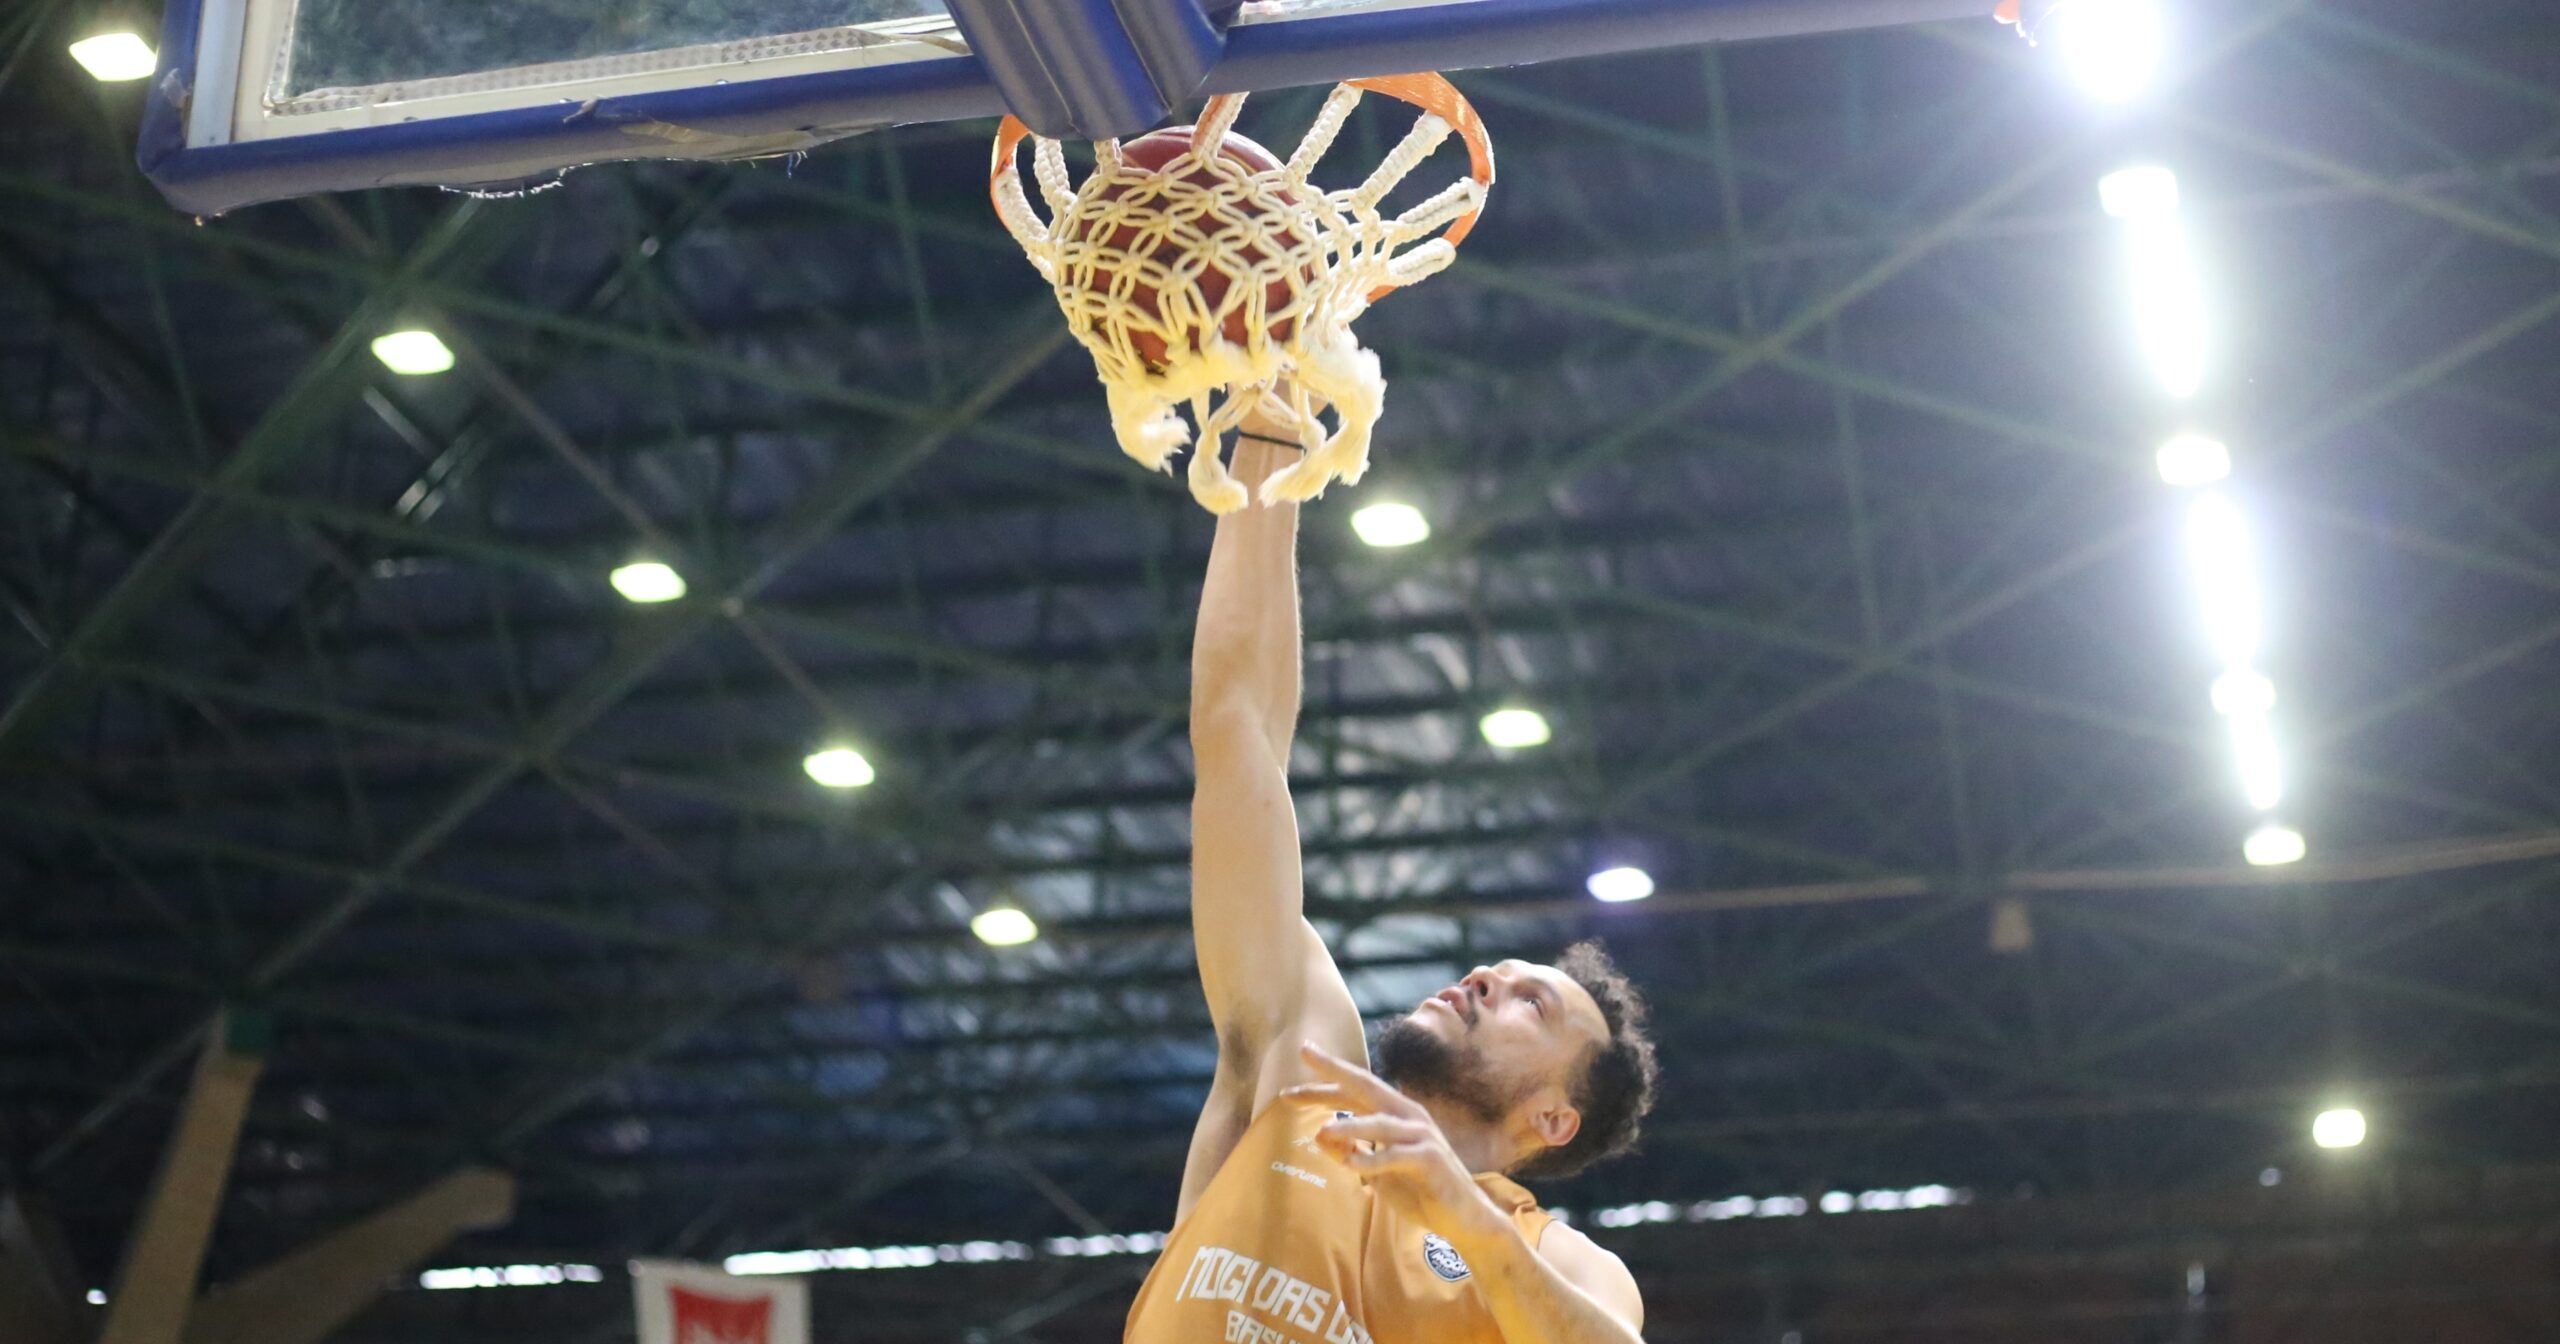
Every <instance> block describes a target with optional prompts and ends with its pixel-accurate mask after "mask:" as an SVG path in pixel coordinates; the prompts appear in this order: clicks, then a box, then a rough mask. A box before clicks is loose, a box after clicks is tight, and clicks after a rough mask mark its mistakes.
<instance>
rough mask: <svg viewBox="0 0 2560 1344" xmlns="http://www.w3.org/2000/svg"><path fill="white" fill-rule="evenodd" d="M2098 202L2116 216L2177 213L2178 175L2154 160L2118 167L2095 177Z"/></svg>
mask: <svg viewBox="0 0 2560 1344" xmlns="http://www.w3.org/2000/svg"><path fill="white" fill-rule="evenodd" d="M2098 205H2099V206H2100V207H2101V208H2103V209H2104V210H2105V211H2106V212H2107V213H2108V214H2110V215H2113V216H2115V217H2116V218H2118V219H2163V218H2166V217H2168V216H2170V215H2174V214H2176V213H2178V175H2177V174H2176V173H2173V172H2171V171H2169V170H2168V169H2167V168H2164V167H2162V166H2161V165H2159V164H2156V163H2138V164H2135V165H2134V166H2133V167H2130V168H2118V169H2117V170H2115V171H2114V172H2112V173H2109V174H2107V175H2106V176H2105V177H2102V178H2099V179H2098Z"/></svg>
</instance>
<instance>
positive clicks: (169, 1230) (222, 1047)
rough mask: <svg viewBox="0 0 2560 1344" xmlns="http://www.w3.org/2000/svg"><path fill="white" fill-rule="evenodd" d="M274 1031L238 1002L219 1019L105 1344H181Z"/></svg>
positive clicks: (137, 1234) (132, 1246)
mask: <svg viewBox="0 0 2560 1344" xmlns="http://www.w3.org/2000/svg"><path fill="white" fill-rule="evenodd" d="M267 1034H268V1032H267V1022H266V1019H265V1018H264V1017H263V1016H261V1015H258V1014H254V1013H246V1012H241V1011H239V1010H236V1009H232V1010H225V1011H224V1012H222V1013H219V1014H217V1015H216V1016H215V1018H214V1021H213V1024H212V1030H211V1031H209V1032H207V1033H206V1038H205V1044H204V1053H203V1054H201V1055H200V1056H198V1057H197V1060H196V1073H195V1082H194V1084H193V1086H191V1087H189V1088H188V1090H187V1103H186V1109H185V1110H183V1111H182V1112H180V1113H179V1116H178V1129H177V1132H176V1133H175V1134H172V1135H171V1136H170V1138H169V1150H168V1155H167V1156H166V1157H165V1158H163V1159H162V1160H161V1163H160V1175H159V1178H158V1179H157V1180H156V1181H154V1182H153V1184H152V1187H151V1197H150V1198H149V1199H148V1200H146V1201H144V1203H143V1206H142V1219H141V1221H140V1222H139V1223H138V1224H136V1225H135V1227H134V1232H133V1239H132V1240H131V1241H130V1242H128V1243H127V1244H126V1247H125V1257H124V1266H123V1267H122V1268H121V1269H119V1270H117V1271H116V1283H115V1287H114V1288H113V1289H112V1290H111V1295H110V1296H109V1298H108V1301H107V1327H106V1329H105V1330H104V1331H103V1332H101V1333H100V1335H99V1336H98V1344H179V1335H180V1333H181V1332H182V1331H183V1330H184V1329H185V1328H186V1323H187V1309H188V1307H189V1306H190V1305H192V1304H193V1303H194V1301H195V1296H196V1276H197V1274H198V1273H200V1272H201V1271H202V1270H203V1268H204V1249H205V1243H206V1242H207V1241H208V1240H210V1239H211V1237H212V1235H213V1219H214V1214H215V1213H216V1212H217V1211H219V1210H220V1208H221V1207H222V1191H223V1187H224V1186H225V1185H227V1184H228V1183H229V1182H230V1179H231V1159H232V1156H233V1154H234V1153H235V1152H236V1151H237V1149H238V1148H239V1145H240V1127H241V1125H242V1123H243V1122H245V1121H246V1120H247V1119H248V1116H249V1095H250V1093H251V1092H253V1091H255V1090H256V1088H257V1085H258V1073H259V1071H260V1070H261V1069H263V1068H264V1067H265V1065H266V1059H265V1053H266V1044H267Z"/></svg>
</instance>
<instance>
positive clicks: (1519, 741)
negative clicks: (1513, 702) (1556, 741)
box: [1477, 708, 1555, 751]
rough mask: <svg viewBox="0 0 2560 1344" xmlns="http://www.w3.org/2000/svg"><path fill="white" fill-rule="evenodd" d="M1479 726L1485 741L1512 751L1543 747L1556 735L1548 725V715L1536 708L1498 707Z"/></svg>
mask: <svg viewBox="0 0 2560 1344" xmlns="http://www.w3.org/2000/svg"><path fill="white" fill-rule="evenodd" d="M1477 727H1478V728H1480V729H1482V730H1483V732H1484V740H1485V741H1487V742H1490V743H1492V744H1493V745H1495V746H1497V747H1501V748H1503V749H1505V750H1512V751H1516V750H1520V749H1523V748H1527V747H1543V746H1545V745H1546V744H1547V741H1548V739H1549V738H1551V737H1553V736H1554V735H1555V734H1554V733H1553V732H1552V731H1551V730H1549V729H1548V727H1547V717H1546V716H1545V715H1543V714H1540V713H1539V712H1538V711H1536V710H1534V709H1516V708H1515V709H1497V710H1495V711H1494V712H1492V713H1490V714H1487V715H1485V716H1484V721H1483V722H1482V723H1479V724H1478V725H1477Z"/></svg>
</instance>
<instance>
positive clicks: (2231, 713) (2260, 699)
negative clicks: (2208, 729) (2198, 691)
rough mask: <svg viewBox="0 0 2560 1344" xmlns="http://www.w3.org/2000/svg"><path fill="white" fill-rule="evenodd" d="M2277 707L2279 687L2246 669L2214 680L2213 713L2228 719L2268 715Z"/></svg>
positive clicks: (2231, 672) (2240, 668)
mask: <svg viewBox="0 0 2560 1344" xmlns="http://www.w3.org/2000/svg"><path fill="white" fill-rule="evenodd" d="M2275 707H2276V684H2275V683H2274V682H2272V681H2269V680H2267V679H2266V678H2265V677H2263V676H2260V675H2258V674H2257V673H2255V672H2252V671H2250V670H2249V669H2248V668H2245V667H2235V668H2233V669H2231V670H2230V671H2228V672H2225V673H2223V674H2222V675H2221V676H2218V677H2215V678H2214V679H2213V712H2214V713H2216V714H2220V715H2222V716H2224V717H2226V718H2246V717H2248V716H2250V715H2253V714H2265V713H2266V712H2267V711H2269V710H2271V709H2274V708H2275Z"/></svg>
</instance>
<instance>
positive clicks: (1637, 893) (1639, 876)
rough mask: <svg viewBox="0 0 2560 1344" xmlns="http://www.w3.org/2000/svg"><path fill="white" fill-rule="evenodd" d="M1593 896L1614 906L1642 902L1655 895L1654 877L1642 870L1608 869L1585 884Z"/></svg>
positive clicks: (1592, 876)
mask: <svg viewBox="0 0 2560 1344" xmlns="http://www.w3.org/2000/svg"><path fill="white" fill-rule="evenodd" d="M1583 885H1584V886H1585V887H1588V888H1589V889H1590V891H1591V894H1592V896H1594V897H1595V898H1597V899H1599V900H1603V901H1607V902H1609V903H1610V904H1612V905H1619V904H1623V903H1625V902H1627V901H1641V900H1643V899H1644V898H1645V897H1647V896H1650V895H1652V894H1653V875H1652V874H1651V873H1648V872H1646V871H1645V870H1643V869H1642V868H1607V869H1603V870H1601V871H1600V872H1596V873H1593V874H1592V875H1591V878H1590V880H1589V881H1587V882H1585V883H1584V884H1583Z"/></svg>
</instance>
